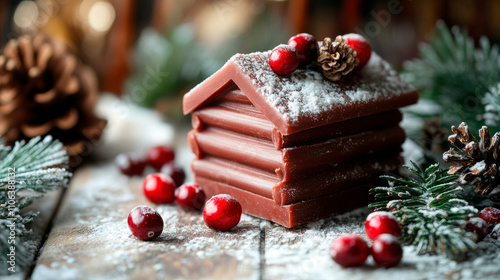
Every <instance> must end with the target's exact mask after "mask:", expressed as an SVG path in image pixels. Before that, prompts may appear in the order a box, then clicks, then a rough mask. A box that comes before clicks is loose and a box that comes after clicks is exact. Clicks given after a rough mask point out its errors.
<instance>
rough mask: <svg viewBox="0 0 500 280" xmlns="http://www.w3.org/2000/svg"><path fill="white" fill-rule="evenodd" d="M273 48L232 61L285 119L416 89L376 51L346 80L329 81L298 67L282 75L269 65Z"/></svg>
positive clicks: (314, 113)
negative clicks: (365, 63)
mask: <svg viewBox="0 0 500 280" xmlns="http://www.w3.org/2000/svg"><path fill="white" fill-rule="evenodd" d="M270 53H271V52H270V51H268V52H261V53H252V54H236V55H234V56H233V57H232V58H231V60H230V61H234V63H235V64H236V65H237V66H238V67H240V68H241V69H242V70H243V72H244V73H245V74H246V75H248V76H249V78H250V79H251V81H252V83H254V84H255V85H256V86H258V88H259V93H260V94H261V95H262V96H263V97H264V98H265V99H266V100H267V102H268V103H269V104H271V105H272V106H273V107H274V108H275V110H276V111H277V112H278V113H279V114H281V115H282V116H283V117H284V119H285V120H287V121H290V122H291V123H293V122H296V121H297V120H298V119H299V118H300V117H309V118H313V119H316V118H318V117H319V116H321V115H322V114H324V113H326V112H329V113H336V112H338V111H341V110H343V108H344V107H345V106H346V105H349V104H352V103H360V104H363V103H370V102H374V101H378V100H387V101H389V100H390V99H391V98H394V97H397V96H399V95H401V94H405V93H409V92H411V91H414V88H413V87H412V86H410V85H409V84H408V83H406V82H405V81H404V80H403V79H402V78H401V77H400V76H399V75H398V74H397V73H396V72H395V71H394V70H392V68H391V67H390V65H389V64H388V63H387V62H386V61H384V60H383V59H381V58H380V57H379V56H378V55H377V54H376V53H372V56H371V59H370V61H369V63H368V64H367V66H366V67H365V68H363V69H362V70H361V71H360V73H353V74H351V75H350V77H349V78H345V79H344V80H342V83H334V82H331V81H329V80H327V79H326V78H325V77H324V76H323V75H322V74H321V73H320V72H317V71H313V70H310V69H297V70H296V71H295V72H293V73H292V74H290V75H287V76H280V75H278V74H276V73H274V72H273V71H272V69H271V67H270V66H269V63H268V60H269V55H270Z"/></svg>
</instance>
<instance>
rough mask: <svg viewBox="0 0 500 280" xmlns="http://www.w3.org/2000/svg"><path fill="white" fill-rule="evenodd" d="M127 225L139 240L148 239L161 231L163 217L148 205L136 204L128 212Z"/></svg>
mask: <svg viewBox="0 0 500 280" xmlns="http://www.w3.org/2000/svg"><path fill="white" fill-rule="evenodd" d="M127 222H128V227H129V228H130V231H131V232H132V234H133V235H134V236H135V237H137V238H139V239H141V240H150V239H153V238H155V237H157V236H158V235H160V234H161V232H162V231H163V219H162V218H161V216H160V214H159V213H158V212H156V210H155V209H153V208H151V207H149V206H137V207H135V208H134V209H132V211H130V213H129V214H128V219H127Z"/></svg>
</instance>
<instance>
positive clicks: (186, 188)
mask: <svg viewBox="0 0 500 280" xmlns="http://www.w3.org/2000/svg"><path fill="white" fill-rule="evenodd" d="M176 198H177V203H178V204H179V206H181V207H182V208H184V209H186V210H201V208H203V204H204V203H205V192H204V191H203V190H202V189H201V187H200V186H198V185H195V184H184V185H182V186H181V187H180V188H179V190H178V191H177V195H176Z"/></svg>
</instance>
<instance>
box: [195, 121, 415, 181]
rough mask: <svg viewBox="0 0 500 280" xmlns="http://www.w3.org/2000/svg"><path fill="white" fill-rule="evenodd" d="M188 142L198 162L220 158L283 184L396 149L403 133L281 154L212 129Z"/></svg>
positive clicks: (382, 132)
mask: <svg viewBox="0 0 500 280" xmlns="http://www.w3.org/2000/svg"><path fill="white" fill-rule="evenodd" d="M188 139H189V140H188V142H189V145H190V146H191V150H192V151H193V153H194V154H195V156H196V158H198V159H201V158H203V157H204V156H205V155H211V156H215V157H220V158H224V159H228V160H232V161H236V162H239V163H242V164H246V165H249V166H253V167H255V168H260V169H263V170H266V171H268V172H276V174H277V175H278V177H279V178H280V179H281V180H282V181H290V180H293V179H297V178H302V177H305V176H308V175H311V174H314V173H317V172H318V169H321V167H324V166H325V165H331V164H336V163H339V162H343V161H347V160H351V159H355V158H358V157H360V156H364V155H368V154H372V153H375V152H378V151H383V150H388V149H391V148H393V147H399V146H400V145H401V144H402V143H403V142H404V140H405V133H404V131H403V130H402V129H401V128H400V127H399V126H395V127H390V128H384V129H379V130H372V131H366V132H361V133H358V134H354V135H349V136H344V137H339V138H335V139H330V140H326V141H322V142H319V143H315V144H309V145H303V146H297V147H293V148H286V149H282V150H275V149H274V147H273V145H272V144H271V142H269V141H266V140H264V139H259V138H256V137H250V136H246V135H243V134H238V133H234V132H230V131H227V130H222V129H218V128H213V127H209V128H207V129H204V130H203V131H200V132H196V131H195V130H192V131H191V132H189V135H188Z"/></svg>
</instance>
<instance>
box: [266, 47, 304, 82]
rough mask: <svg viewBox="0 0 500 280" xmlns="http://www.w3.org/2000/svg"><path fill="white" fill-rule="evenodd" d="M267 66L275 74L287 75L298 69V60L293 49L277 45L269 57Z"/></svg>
mask: <svg viewBox="0 0 500 280" xmlns="http://www.w3.org/2000/svg"><path fill="white" fill-rule="evenodd" d="M269 65H270V66H271V69H273V71H274V72H276V74H279V75H288V74H290V73H292V72H293V71H295V70H296V69H297V68H298V67H299V59H298V57H297V52H296V51H295V48H294V47H290V46H288V45H283V44H281V45H279V46H277V47H276V48H274V49H273V51H272V52H271V55H270V56H269Z"/></svg>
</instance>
